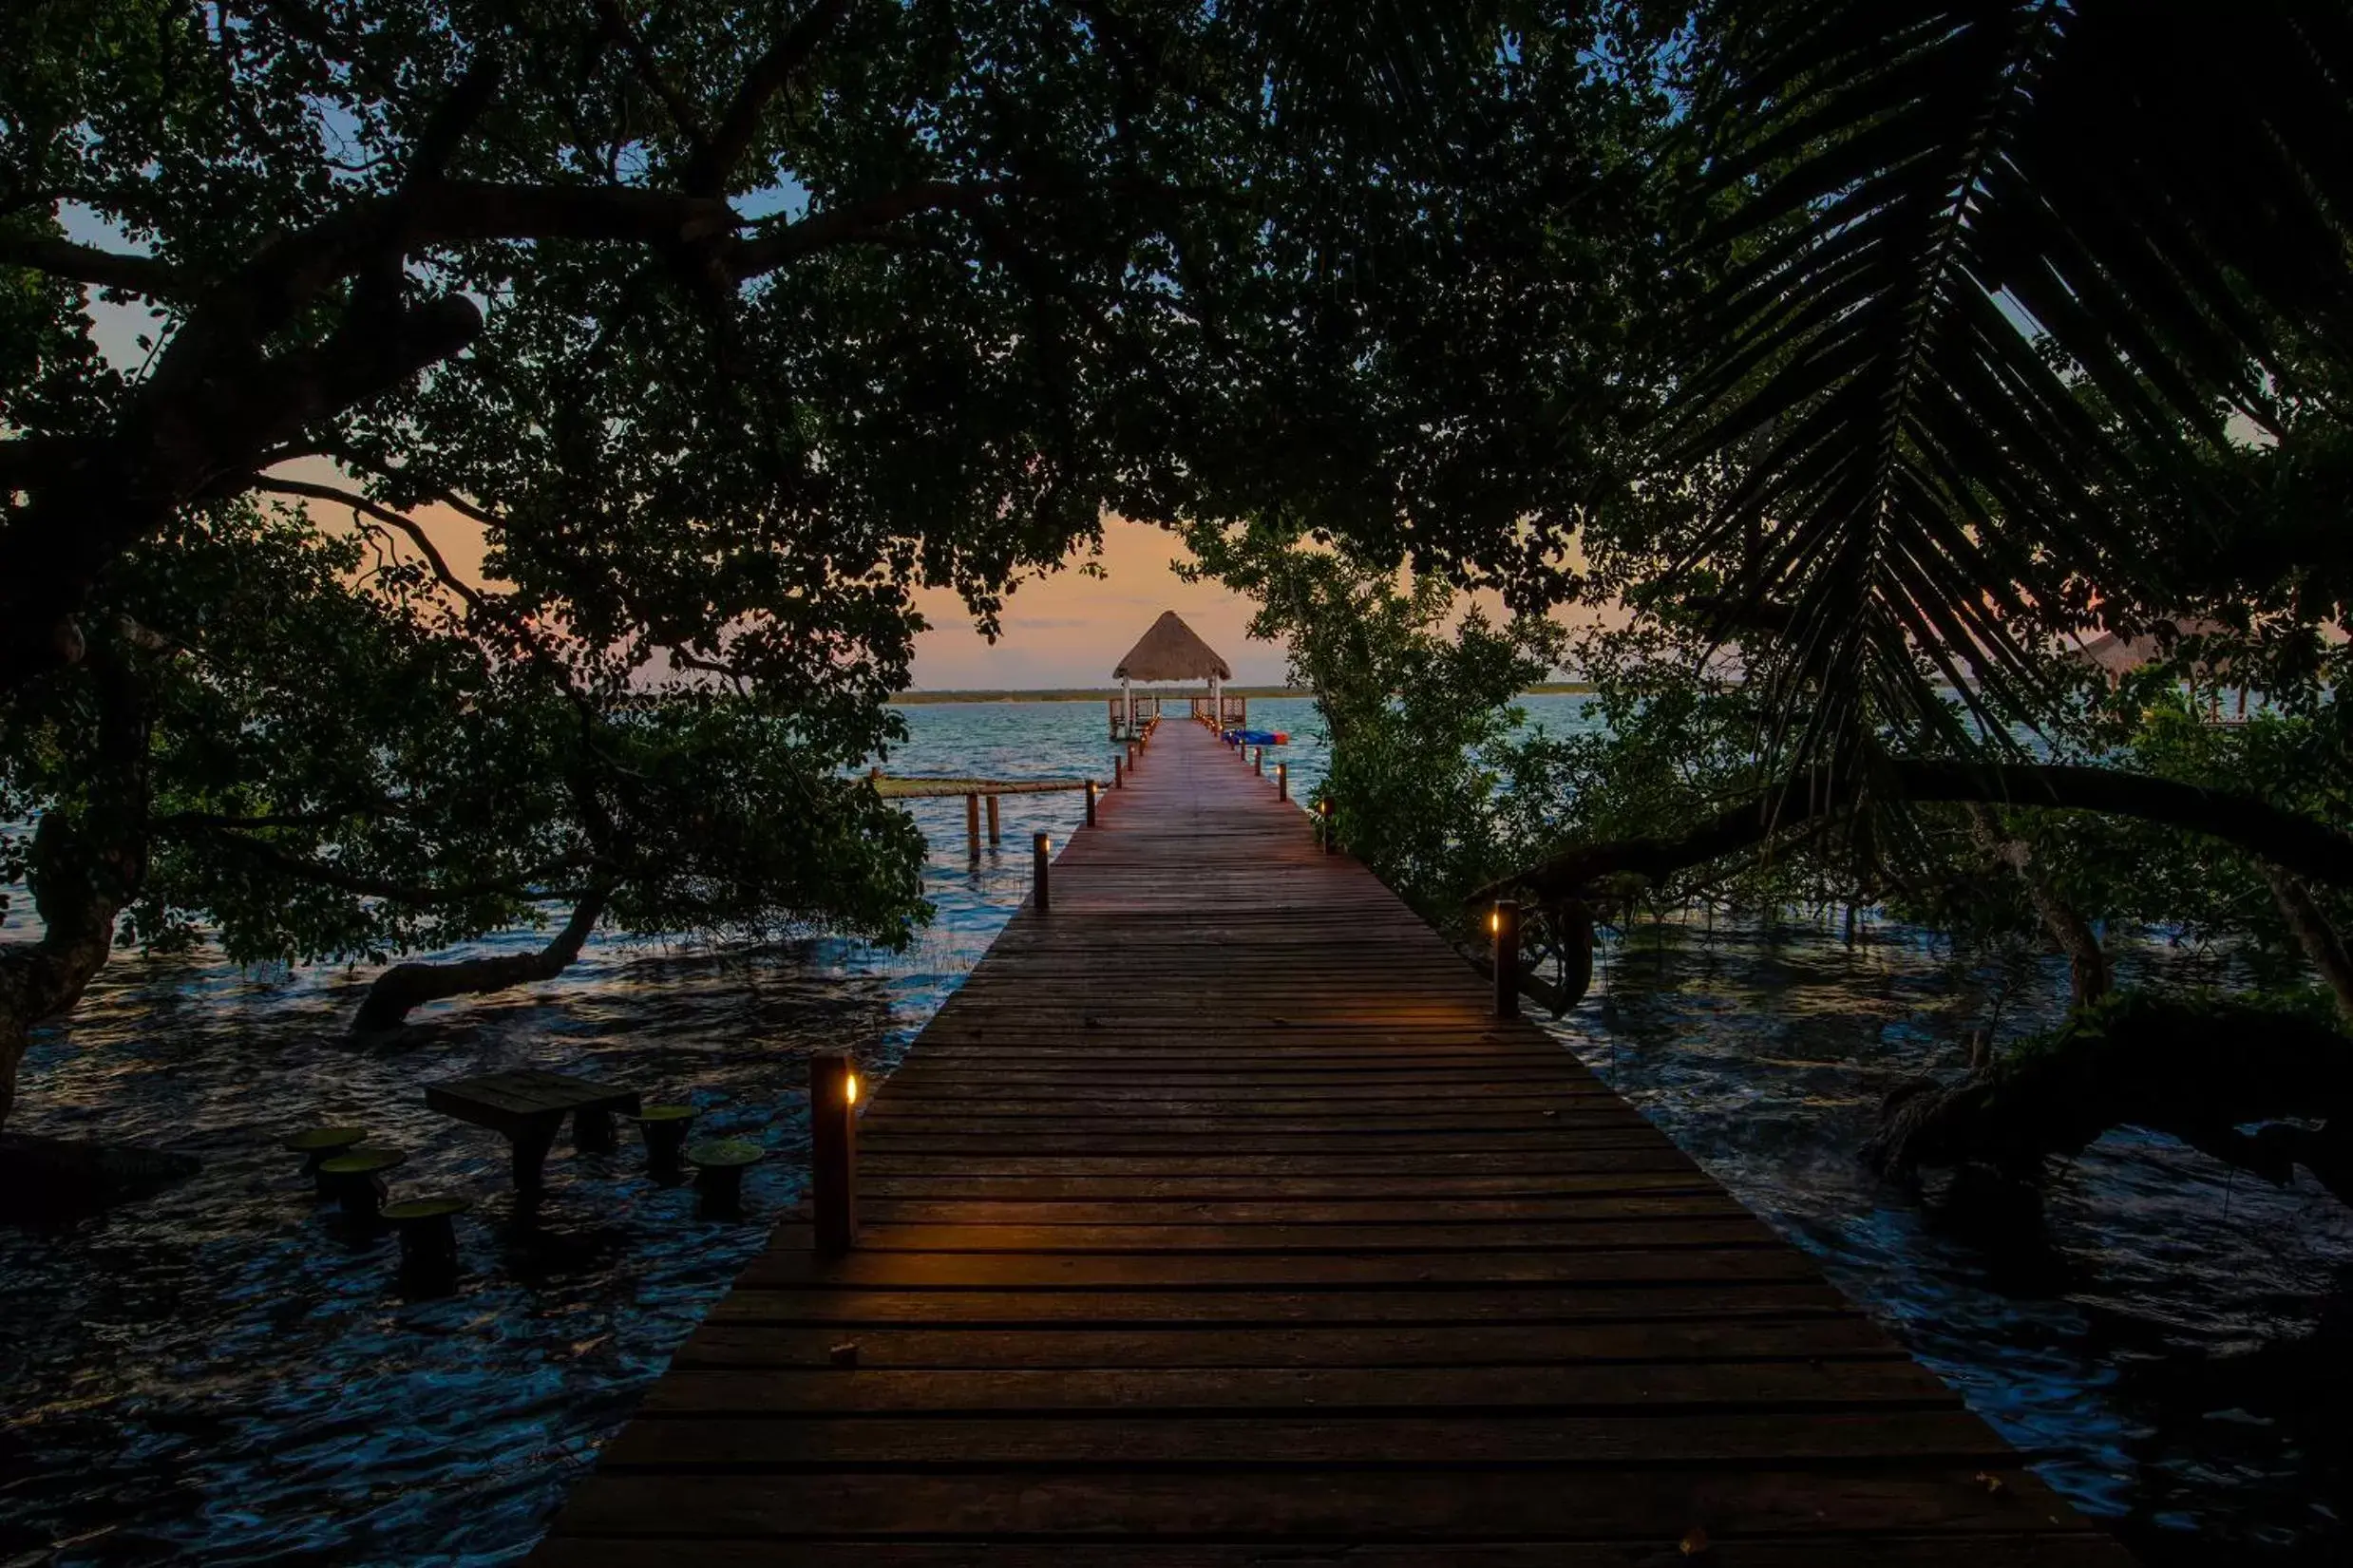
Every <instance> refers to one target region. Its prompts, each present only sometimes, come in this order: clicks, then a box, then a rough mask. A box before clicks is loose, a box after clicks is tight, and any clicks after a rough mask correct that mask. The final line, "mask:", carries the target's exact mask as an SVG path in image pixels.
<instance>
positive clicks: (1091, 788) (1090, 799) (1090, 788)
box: [1087, 779, 1095, 827]
mask: <svg viewBox="0 0 2353 1568" xmlns="http://www.w3.org/2000/svg"><path fill="white" fill-rule="evenodd" d="M1094 796H1095V784H1094V781H1093V780H1092V779H1089V780H1088V781H1087V825H1088V826H1089V827H1092V826H1094Z"/></svg>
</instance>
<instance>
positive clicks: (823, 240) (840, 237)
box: [728, 179, 1014, 280]
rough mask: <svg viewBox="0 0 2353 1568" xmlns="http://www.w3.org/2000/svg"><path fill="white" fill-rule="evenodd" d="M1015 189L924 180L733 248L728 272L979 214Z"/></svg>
mask: <svg viewBox="0 0 2353 1568" xmlns="http://www.w3.org/2000/svg"><path fill="white" fill-rule="evenodd" d="M1012 189H1014V182H1013V181H1011V180H1004V179H978V180H967V181H958V180H953V179H927V180H923V181H921V182H920V183H918V184H914V185H905V186H901V188H900V189H898V190H895V191H885V192H883V193H882V195H880V196H871V197H867V198H863V200H858V201H851V202H845V203H844V204H843V205H842V206H839V207H828V208H826V209H825V211H823V212H818V213H811V214H809V215H808V216H807V217H804V218H802V219H801V220H800V221H798V222H796V223H792V224H789V225H787V226H786V227H785V228H782V229H779V230H775V231H773V232H771V233H769V234H765V235H759V236H753V237H752V238H750V239H746V240H744V241H743V242H741V243H740V244H738V245H736V246H735V247H734V249H733V252H732V254H731V255H730V256H729V257H728V268H729V271H730V272H731V273H732V274H734V276H735V277H736V278H738V279H739V280H740V279H745V278H751V277H757V276H759V275H760V274H763V273H772V272H774V271H775V270H776V269H777V268H779V267H781V266H783V265H785V264H786V263H787V262H788V261H792V260H796V259H798V258H799V257H801V256H805V255H811V254H813V253H815V252H818V251H822V250H825V249H827V248H829V247H831V246H835V245H844V244H850V243H853V242H855V241H858V240H863V239H869V238H872V237H874V236H878V235H880V234H882V232H883V231H885V230H887V229H888V228H889V227H890V225H892V224H893V223H896V222H898V221H899V220H901V218H906V217H915V216H916V215H917V214H919V213H929V212H977V211H981V210H983V209H985V208H986V207H987V206H988V204H989V203H990V202H992V201H994V200H996V198H999V197H1001V196H1004V195H1005V194H1007V193H1008V192H1009V191H1011V190H1012Z"/></svg>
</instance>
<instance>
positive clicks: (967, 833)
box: [964, 795, 980, 860]
mask: <svg viewBox="0 0 2353 1568" xmlns="http://www.w3.org/2000/svg"><path fill="white" fill-rule="evenodd" d="M964 848H965V850H966V852H967V853H969V854H970V855H971V857H972V858H973V859H974V860H978V859H980V797H979V796H977V795H967V796H965V797H964Z"/></svg>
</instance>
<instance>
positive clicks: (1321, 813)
mask: <svg viewBox="0 0 2353 1568" xmlns="http://www.w3.org/2000/svg"><path fill="white" fill-rule="evenodd" d="M1316 820H1317V821H1318V822H1321V823H1322V824H1323V852H1324V853H1325V854H1326V855H1329V854H1331V853H1332V852H1333V851H1334V850H1335V849H1337V848H1338V845H1337V844H1335V843H1333V841H1332V797H1331V796H1329V795H1326V796H1325V797H1323V799H1321V800H1319V801H1318V802H1317V803H1316Z"/></svg>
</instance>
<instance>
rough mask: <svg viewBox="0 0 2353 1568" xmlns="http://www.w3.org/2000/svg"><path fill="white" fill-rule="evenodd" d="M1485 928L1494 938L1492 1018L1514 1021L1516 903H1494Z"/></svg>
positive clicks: (1516, 1011) (1517, 940) (1517, 968)
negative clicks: (1493, 1015) (1493, 1009)
mask: <svg viewBox="0 0 2353 1568" xmlns="http://www.w3.org/2000/svg"><path fill="white" fill-rule="evenodd" d="M1487 925H1488V930H1489V931H1490V932H1491V933H1492V934H1493V935H1494V938H1495V1016H1496V1017H1498V1018H1516V1017H1518V1016H1519V1012H1520V904H1519V900H1518V899H1516V898H1498V899H1496V900H1495V912H1494V913H1493V914H1492V915H1490V916H1488V920H1487Z"/></svg>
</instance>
